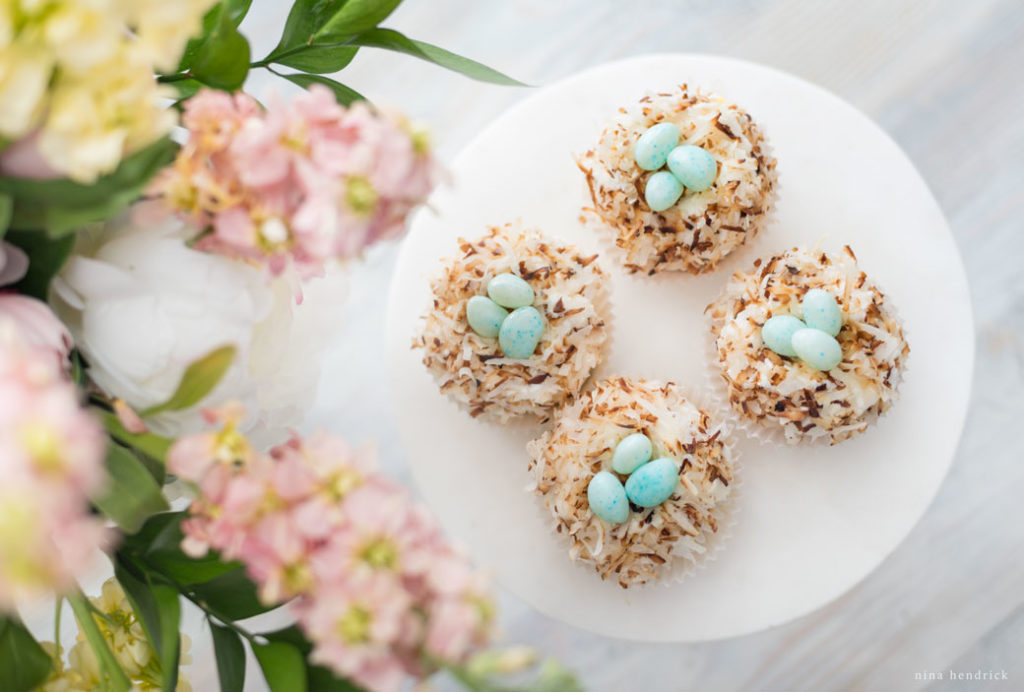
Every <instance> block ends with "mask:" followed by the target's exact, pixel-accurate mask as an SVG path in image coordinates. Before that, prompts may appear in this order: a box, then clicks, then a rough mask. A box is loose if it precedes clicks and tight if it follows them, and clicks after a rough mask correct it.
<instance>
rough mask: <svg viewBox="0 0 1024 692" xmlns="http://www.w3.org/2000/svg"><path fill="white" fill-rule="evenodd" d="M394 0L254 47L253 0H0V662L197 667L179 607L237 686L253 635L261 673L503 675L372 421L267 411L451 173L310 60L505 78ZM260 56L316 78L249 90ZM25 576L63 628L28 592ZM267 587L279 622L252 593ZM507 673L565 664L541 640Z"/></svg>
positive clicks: (556, 677)
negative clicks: (250, 36) (380, 248)
mask: <svg viewBox="0 0 1024 692" xmlns="http://www.w3.org/2000/svg"><path fill="white" fill-rule="evenodd" d="M399 2H400V0H296V1H295V2H294V4H293V6H292V8H291V11H290V13H289V15H288V19H287V22H286V24H285V26H284V28H283V32H282V35H281V38H280V41H279V43H278V44H277V46H276V47H275V48H274V49H273V50H272V51H271V52H270V53H269V54H268V55H266V56H264V57H262V58H260V59H258V60H254V59H253V56H251V55H250V49H249V44H248V41H247V40H246V38H245V36H244V35H243V34H242V33H240V32H239V25H240V23H241V22H242V20H243V19H244V17H245V16H246V13H247V12H248V11H249V6H250V1H249V0H221V1H220V2H214V1H213V0H180V1H179V2H166V1H161V2H157V1H156V0H7V1H6V2H3V3H2V4H0V46H2V48H0V236H2V244H0V690H4V692H19V691H21V690H32V689H43V690H53V691H56V690H61V691H70V690H95V689H98V690H115V691H118V692H121V691H124V690H129V689H165V690H174V689H178V690H183V689H190V685H189V683H188V681H187V675H186V674H184V673H183V672H182V671H181V667H182V666H183V665H185V664H187V663H188V662H189V660H190V659H191V657H192V655H193V654H194V653H197V652H196V651H191V652H190V648H194V647H190V642H189V639H188V637H186V636H185V635H184V634H182V632H181V630H182V616H183V613H185V612H198V613H200V614H201V617H202V618H203V619H204V621H205V623H206V624H207V625H208V627H209V633H210V635H211V640H212V656H215V658H216V669H217V676H218V678H219V682H220V687H221V689H223V690H240V689H242V688H243V685H244V680H245V667H246V660H247V655H246V648H248V649H250V650H251V652H252V654H253V659H252V660H255V662H256V663H257V665H258V666H259V668H260V669H261V671H262V673H263V676H264V678H265V680H266V684H267V686H269V688H270V689H271V690H274V691H275V692H278V691H284V690H287V691H288V692H295V691H302V690H316V691H320V690H351V689H359V688H366V689H371V690H391V689H397V688H398V687H400V686H401V685H402V684H403V682H404V681H405V680H407V679H409V678H410V677H412V678H418V679H423V678H426V677H427V676H430V675H432V674H433V673H435V672H437V671H440V670H446V671H448V672H449V673H450V674H451V675H453V676H454V677H455V678H456V679H457V680H459V681H461V682H462V683H463V684H464V685H465V686H467V687H469V688H473V689H488V690H491V689H513V687H510V686H509V685H510V683H509V682H508V681H500V680H496V676H499V675H503V674H505V673H508V672H515V671H519V670H521V669H522V668H524V667H526V666H527V665H528V664H529V663H530V662H531V659H532V654H530V652H529V651H528V650H523V649H511V650H506V651H489V650H486V648H487V646H488V644H489V640H490V637H491V635H492V632H493V629H494V625H495V623H494V605H493V600H492V597H491V595H490V593H489V590H488V585H487V583H486V580H485V579H484V578H483V577H482V576H481V574H479V573H477V572H475V571H474V570H473V569H472V568H471V567H470V565H469V564H468V562H467V561H466V559H465V558H464V557H463V556H462V555H460V554H459V553H458V552H457V551H456V550H455V549H454V548H453V547H452V546H451V545H450V544H449V543H448V542H447V541H446V539H445V537H444V536H443V534H442V533H441V531H440V529H439V527H438V526H437V525H436V524H435V522H434V521H433V519H432V518H431V517H430V516H429V514H428V513H426V512H425V511H424V510H423V508H421V507H419V506H418V505H416V504H415V503H414V502H413V501H412V500H411V499H410V497H409V496H408V495H407V494H406V492H405V491H403V490H402V489H401V488H400V487H399V486H397V485H396V484H395V483H394V482H392V481H391V480H389V479H388V478H386V477H384V476H383V475H382V474H381V473H379V472H378V471H376V470H375V469H374V463H373V461H374V460H373V452H372V449H371V448H369V447H352V446H350V445H349V444H347V443H346V442H345V441H343V440H341V439H338V438H336V437H332V436H330V435H327V434H314V435H312V436H307V437H305V438H303V437H300V436H298V435H295V434H292V435H291V436H288V437H284V438H283V439H282V437H281V434H280V431H281V430H284V429H287V427H288V426H289V425H292V424H294V423H296V422H297V421H298V420H300V418H301V416H302V413H303V411H304V408H305V406H306V405H307V404H308V403H309V400H310V398H311V394H310V392H312V391H314V390H315V386H316V382H317V379H318V372H317V368H316V364H317V362H318V360H319V357H320V353H321V352H322V350H323V349H324V347H325V346H326V344H327V343H328V341H329V340H330V338H331V337H332V335H333V334H334V332H335V331H336V328H337V324H336V322H337V318H336V317H335V315H336V313H337V309H336V308H337V306H338V303H339V301H341V300H342V299H343V296H344V276H343V273H342V271H341V270H339V266H343V264H344V262H346V261H353V260H356V259H358V257H359V256H360V255H361V253H362V252H363V251H364V250H365V249H366V248H367V247H370V246H372V245H374V244H376V243H378V242H381V241H384V240H388V239H393V238H396V237H398V236H400V235H401V234H402V233H403V231H404V229H405V227H406V219H407V217H408V215H409V213H410V212H411V211H412V210H414V209H415V208H416V207H417V206H419V205H421V204H422V203H423V201H424V200H425V198H426V197H427V195H428V194H429V192H430V191H431V189H432V188H433V187H434V185H435V184H437V183H438V181H439V179H440V177H441V171H440V167H439V166H438V164H437V162H436V161H435V160H434V158H433V157H432V155H431V152H430V147H429V142H428V140H427V138H426V136H425V134H424V132H423V131H421V130H420V129H418V128H417V127H416V126H414V125H412V124H411V123H409V122H408V121H406V120H405V119H404V118H403V117H401V116H400V115H397V114H394V113H389V112H387V111H385V110H383V109H380V108H378V107H375V106H373V105H371V104H369V103H368V102H367V101H366V100H365V99H364V98H363V97H362V96H361V95H360V94H358V93H357V92H355V91H354V90H352V89H350V88H349V87H347V86H345V85H343V84H341V83H340V82H337V81H335V80H334V79H331V78H328V77H325V76H323V75H324V74H327V73H335V72H337V71H339V70H341V69H342V68H344V67H345V66H346V65H347V64H348V63H349V62H350V61H351V60H352V59H353V58H354V57H355V55H356V54H357V52H358V51H360V50H362V49H363V48H376V49H384V50H390V51H397V52H401V53H405V54H408V55H410V56H413V57H416V58H420V59H423V60H427V61H430V62H433V63H436V64H438V65H440V66H442V67H445V68H449V69H453V70H456V71H459V72H462V73H464V74H466V75H468V76H470V77H474V78H477V79H482V80H486V81H491V82H496V83H504V84H516V83H517V82H515V81H514V80H512V79H510V78H508V77H505V76H504V75H502V74H500V73H498V72H496V71H494V70H492V69H490V68H488V67H485V66H483V65H481V64H479V63H476V62H473V61H472V60H468V59H466V58H462V57H459V56H457V55H454V54H452V53H449V52H447V51H445V50H443V49H441V48H438V47H437V46H433V45H430V44H427V43H423V42H421V41H416V40H413V39H411V38H408V37H406V36H404V35H403V34H401V33H399V32H397V31H393V30H390V29H385V28H381V27H379V26H378V24H379V23H380V22H381V21H383V20H385V19H386V18H387V17H388V16H389V15H390V14H391V12H392V11H393V10H394V9H395V8H396V6H397V5H398V4H399ZM254 69H265V70H269V71H270V72H273V73H274V74H277V75H280V76H281V77H282V78H283V79H285V80H288V81H290V82H292V83H294V84H296V85H298V86H300V87H302V89H303V90H302V91H301V92H300V93H299V94H298V95H296V96H295V97H294V98H291V99H290V100H283V99H280V98H276V97H275V98H272V99H270V100H268V102H267V103H265V104H261V103H259V102H258V101H256V100H255V99H254V98H253V97H251V96H249V95H247V94H245V93H244V92H242V91H241V88H242V85H243V83H244V82H245V79H246V76H247V75H248V73H249V72H250V70H254ZM98 556H99V557H100V559H101V560H104V559H105V560H106V561H107V565H108V567H107V569H108V571H109V570H110V568H111V567H112V571H113V576H112V577H111V578H110V579H109V580H108V581H107V582H106V583H105V584H104V585H103V588H102V591H101V593H99V594H98V595H96V596H95V597H93V598H90V597H88V596H86V595H85V593H83V591H82V590H81V588H80V586H79V581H80V579H81V578H82V577H83V574H84V572H85V571H86V570H88V569H90V565H92V564H93V563H95V561H96V558H97V557H98ZM40 598H43V599H52V600H54V601H55V602H56V610H55V613H56V625H57V626H56V630H57V632H56V635H55V637H54V641H52V642H46V641H43V642H40V641H38V640H37V638H36V636H35V634H34V633H33V631H30V629H29V628H28V627H27V626H26V625H25V624H24V622H23V621H22V620H21V619H20V617H19V614H18V613H19V608H24V607H25V604H27V603H35V602H37V601H38V600H39V599H40ZM65 603H67V604H68V605H69V606H70V611H71V612H72V613H73V616H74V619H75V622H76V624H77V631H78V635H77V638H76V640H75V641H74V643H72V644H67V643H64V642H62V641H61V637H60V621H61V615H62V613H63V612H64V611H65V610H66V608H65ZM188 604H191V605H188ZM277 608H282V609H286V612H287V613H288V617H289V618H290V619H289V620H288V621H289V622H291V623H293V624H291V625H290V626H288V627H285V628H283V629H282V628H280V627H279V628H277V629H274V630H272V631H264V630H261V629H258V627H257V626H254V625H251V624H250V623H251V622H252V621H251V620H250V618H254V617H255V616H260V615H261V614H264V613H267V612H268V611H271V610H274V609H277ZM257 620H258V618H257ZM204 641H205V632H204ZM202 653H203V654H204V655H205V654H206V651H205V645H204V651H203V652H202ZM186 672H187V671H186ZM523 684H524V685H525V686H527V687H530V688H533V689H552V690H554V689H557V690H565V689H575V688H576V687H577V685H576V683H575V681H574V680H573V678H572V676H571V675H569V674H568V673H566V672H565V671H564V670H562V669H561V668H559V667H558V666H557V665H556V664H553V663H549V664H548V665H546V666H545V667H543V668H542V669H541V671H540V673H539V676H537V677H536V678H534V679H533V680H532V682H526V683H523Z"/></svg>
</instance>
